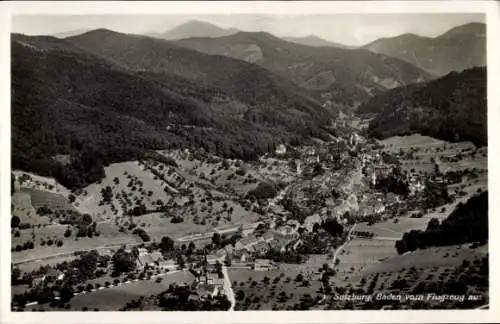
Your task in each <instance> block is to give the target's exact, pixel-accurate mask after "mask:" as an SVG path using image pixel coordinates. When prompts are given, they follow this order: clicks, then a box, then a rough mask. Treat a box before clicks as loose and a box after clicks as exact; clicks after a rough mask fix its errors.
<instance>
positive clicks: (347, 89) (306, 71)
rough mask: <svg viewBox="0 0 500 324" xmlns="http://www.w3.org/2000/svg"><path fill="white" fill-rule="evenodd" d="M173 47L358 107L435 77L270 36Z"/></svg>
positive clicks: (371, 56) (368, 55) (386, 60)
mask: <svg viewBox="0 0 500 324" xmlns="http://www.w3.org/2000/svg"><path fill="white" fill-rule="evenodd" d="M173 43H174V44H176V45H178V46H183V47H186V48H189V49H194V50H197V51H200V52H202V53H206V54H210V55H224V56H229V57H233V58H236V59H240V60H244V61H247V62H251V63H254V64H257V65H259V66H262V67H264V68H266V69H267V70H269V71H271V72H273V73H275V74H277V75H281V76H283V77H285V78H287V79H289V80H291V81H293V82H294V83H296V84H297V85H299V86H301V87H303V88H304V89H307V90H308V91H309V92H311V93H315V94H316V95H317V96H318V97H321V99H322V100H323V101H331V102H333V103H335V104H345V105H353V104H355V103H356V102H362V101H364V100H366V99H368V98H370V97H371V96H372V95H374V94H376V93H379V92H381V91H385V90H387V89H390V88H394V87H397V86H399V85H405V84H410V83H415V82H420V81H425V80H427V79H429V77H430V76H429V75H428V73H427V72H425V71H423V70H421V69H419V68H417V67H415V66H413V65H411V64H409V63H407V62H404V61H401V60H399V59H395V58H392V57H387V56H385V55H379V54H375V53H372V52H370V51H366V50H362V49H353V50H348V49H342V48H336V47H312V46H305V45H301V44H296V43H293V42H288V41H285V40H283V39H280V38H278V37H275V36H273V35H271V34H269V33H265V32H239V33H237V34H234V35H230V36H225V37H219V38H189V39H183V40H179V41H175V42H173Z"/></svg>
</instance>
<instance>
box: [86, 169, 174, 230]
mask: <svg viewBox="0 0 500 324" xmlns="http://www.w3.org/2000/svg"><path fill="white" fill-rule="evenodd" d="M104 171H105V173H106V177H105V178H104V179H103V180H102V181H101V182H100V183H99V184H91V185H90V186H88V187H86V188H85V189H84V194H83V195H80V198H81V201H82V203H81V204H82V205H83V206H85V207H86V208H87V209H88V210H89V211H91V213H92V215H94V216H96V217H98V218H100V219H102V220H111V219H114V218H115V217H117V216H121V215H122V214H123V210H122V208H121V203H120V200H123V198H124V197H123V196H122V195H123V193H125V194H126V195H127V198H128V200H130V201H133V202H137V201H139V199H140V200H141V201H142V202H143V203H144V205H145V206H146V209H148V210H149V209H153V208H157V206H156V205H153V203H156V201H158V200H160V201H162V202H165V203H166V202H168V201H169V200H170V198H171V196H170V195H169V194H167V193H166V192H165V190H164V188H163V187H162V186H161V185H160V184H159V183H157V182H156V181H153V178H152V174H150V173H148V172H146V171H144V170H143V168H141V166H139V164H138V163H137V162H135V161H131V162H122V163H114V164H111V165H110V166H108V167H106V168H104ZM115 179H117V180H115ZM107 186H110V187H111V188H112V192H113V197H112V199H111V205H113V206H114V207H115V211H112V210H111V207H110V205H108V204H103V205H100V204H99V203H100V202H101V201H102V198H103V197H102V193H101V190H102V189H104V188H105V187H107ZM117 194H119V197H120V200H119V199H117ZM127 207H128V208H132V207H133V206H127Z"/></svg>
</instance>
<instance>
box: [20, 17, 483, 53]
mask: <svg viewBox="0 0 500 324" xmlns="http://www.w3.org/2000/svg"><path fill="white" fill-rule="evenodd" d="M192 20H198V21H204V22H208V23H211V24H214V25H216V26H219V27H221V28H237V29H239V30H241V31H265V32H269V33H271V34H274V35H276V36H278V37H304V36H308V35H315V36H318V37H321V38H323V39H325V40H329V41H332V42H338V43H342V44H345V45H351V46H361V45H364V44H367V43H369V42H371V41H374V40H376V39H379V38H382V37H394V36H398V35H401V34H406V33H413V34H417V35H420V36H426V37H435V36H438V35H440V34H443V33H445V32H446V31H448V30H450V29H452V28H454V27H456V26H460V25H464V24H467V23H472V22H480V23H485V15H484V14H469V13H467V14H325V15H304V16H290V15H288V16H284V15H246V14H233V15H229V14H226V15H220V14H218V15H207V14H205V15H14V16H13V17H12V32H14V33H22V34H27V35H57V34H63V33H67V32H74V31H86V30H93V29H98V28H106V29H110V30H114V31H117V32H122V33H131V34H142V35H144V34H149V33H162V32H165V31H167V30H170V29H172V28H175V27H177V26H179V25H182V24H184V23H187V22H189V21H192Z"/></svg>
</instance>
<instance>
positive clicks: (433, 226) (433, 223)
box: [425, 218, 439, 232]
mask: <svg viewBox="0 0 500 324" xmlns="http://www.w3.org/2000/svg"><path fill="white" fill-rule="evenodd" d="M438 228H439V219H437V218H432V219H431V220H430V221H429V223H428V224H427V229H426V230H425V231H426V232H429V231H434V230H437V229H438Z"/></svg>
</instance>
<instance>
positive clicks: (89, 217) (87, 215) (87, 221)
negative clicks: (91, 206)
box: [82, 214, 92, 226]
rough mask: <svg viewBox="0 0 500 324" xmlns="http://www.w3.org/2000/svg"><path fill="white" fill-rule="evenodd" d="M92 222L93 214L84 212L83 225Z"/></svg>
mask: <svg viewBox="0 0 500 324" xmlns="http://www.w3.org/2000/svg"><path fill="white" fill-rule="evenodd" d="M90 224H92V216H90V214H83V216H82V225H84V226H88V225H90Z"/></svg>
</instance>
